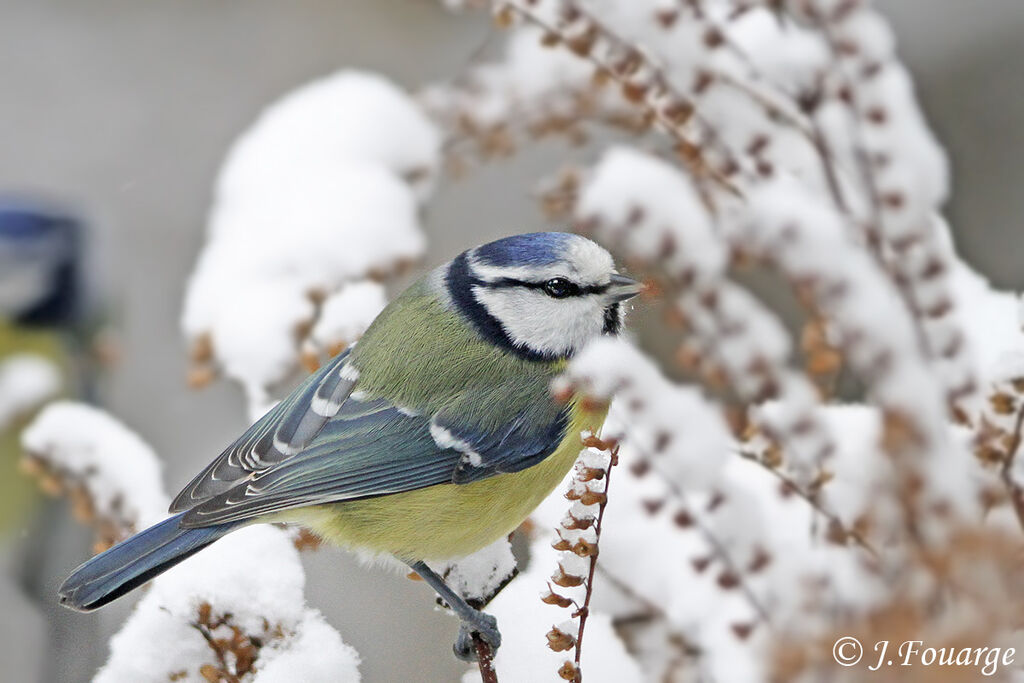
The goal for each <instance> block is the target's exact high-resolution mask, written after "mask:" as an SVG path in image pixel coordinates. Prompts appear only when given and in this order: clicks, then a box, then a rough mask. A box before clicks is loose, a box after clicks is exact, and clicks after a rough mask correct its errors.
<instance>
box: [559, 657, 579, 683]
mask: <svg viewBox="0 0 1024 683" xmlns="http://www.w3.org/2000/svg"><path fill="white" fill-rule="evenodd" d="M558 677H559V678H561V679H562V680H563V681H579V680H580V670H579V669H577V668H576V664H575V663H574V662H570V661H569V660H566V661H564V662H562V666H560V667H558Z"/></svg>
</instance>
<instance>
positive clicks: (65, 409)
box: [21, 401, 170, 529]
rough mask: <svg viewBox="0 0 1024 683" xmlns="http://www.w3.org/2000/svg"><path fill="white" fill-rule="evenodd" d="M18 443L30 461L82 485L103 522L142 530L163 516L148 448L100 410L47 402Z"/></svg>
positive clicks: (157, 470) (164, 502)
mask: <svg viewBox="0 0 1024 683" xmlns="http://www.w3.org/2000/svg"><path fill="white" fill-rule="evenodd" d="M21 444H22V448H23V449H24V450H25V451H26V453H27V454H28V456H29V457H32V458H38V459H39V460H42V461H44V462H45V463H46V465H47V466H48V467H49V468H51V469H54V470H55V471H56V473H57V474H59V475H62V476H63V477H66V478H70V479H73V480H74V481H75V482H77V483H81V484H82V485H84V486H85V488H86V489H87V490H88V492H89V495H90V498H91V499H92V503H93V507H94V509H95V510H96V511H97V513H98V514H100V515H101V516H103V517H107V518H111V519H116V520H124V521H125V522H126V523H127V524H128V525H130V526H132V527H134V528H135V529H142V528H144V527H146V526H149V525H151V524H154V523H156V522H158V521H160V520H161V519H163V518H164V517H165V516H166V514H165V511H166V510H167V506H168V504H169V503H170V500H169V499H168V497H167V494H166V493H165V492H164V489H163V483H162V480H161V464H160V461H159V460H158V459H157V456H156V454H155V453H154V452H153V449H151V448H150V447H149V446H148V445H147V444H146V443H145V442H144V441H143V440H142V439H141V438H139V436H138V435H137V434H135V433H134V432H132V431H131V430H130V429H128V428H127V427H125V426H124V425H123V424H121V423H120V422H118V421H117V420H116V419H114V418H113V417H111V416H110V415H108V414H107V413H105V412H103V411H102V410H99V409H97V408H93V407H91V406H88V405H85V404H82V403H75V402H72V401H57V402H54V403H51V404H49V405H47V406H46V408H44V409H43V410H42V412H40V413H39V415H38V416H36V418H35V419H34V420H33V421H32V423H31V424H30V425H29V426H28V427H26V428H25V430H24V432H22V435H21Z"/></svg>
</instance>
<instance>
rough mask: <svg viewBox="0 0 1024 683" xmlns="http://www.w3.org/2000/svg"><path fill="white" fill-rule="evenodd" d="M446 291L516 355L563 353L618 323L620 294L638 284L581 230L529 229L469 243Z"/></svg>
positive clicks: (451, 268) (449, 272)
mask: <svg viewBox="0 0 1024 683" xmlns="http://www.w3.org/2000/svg"><path fill="white" fill-rule="evenodd" d="M445 286H446V289H447V294H448V296H450V297H451V300H452V301H453V302H454V304H455V305H456V307H457V308H458V310H459V311H460V312H461V313H462V314H463V315H464V316H465V317H466V318H468V319H469V321H470V322H471V323H472V324H473V325H474V326H476V328H477V329H478V330H479V331H480V332H481V334H483V335H484V336H485V337H486V338H487V339H488V340H490V341H491V342H492V343H495V344H499V345H501V346H504V347H506V348H508V349H509V350H511V351H513V352H514V353H517V354H519V355H522V356H525V357H528V358H532V359H537V360H541V359H543V360H553V359H557V358H567V357H569V356H572V355H573V354H574V353H575V352H576V351H578V350H579V349H580V348H582V347H583V345H584V344H586V343H587V342H588V341H590V340H591V339H592V338H594V337H596V336H598V335H600V334H617V333H618V332H619V330H620V329H621V327H622V319H623V310H622V302H623V301H626V300H627V299H630V298H632V297H633V296H635V295H636V294H637V293H639V292H640V290H641V285H640V284H639V283H638V282H636V281H635V280H633V279H631V278H628V277H625V276H624V275H619V274H618V273H616V272H615V262H614V261H613V260H612V257H611V255H610V254H609V253H608V252H607V251H605V250H604V249H603V248H601V247H600V246H598V245H597V244H595V243H594V242H592V241H590V240H588V239H587V238H585V237H581V236H580V235H574V234H571V233H564V232H535V233H529V234H525V235H513V236H511V237H506V238H504V239H500V240H497V241H496V242H490V243H488V244H484V245H481V246H479V247H476V248H474V249H470V250H469V251H466V252H464V253H462V254H460V255H459V256H458V257H456V258H455V259H454V260H453V261H452V262H451V263H450V264H448V266H447V269H446V271H445Z"/></svg>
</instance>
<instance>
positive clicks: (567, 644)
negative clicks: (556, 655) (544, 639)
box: [547, 626, 576, 652]
mask: <svg viewBox="0 0 1024 683" xmlns="http://www.w3.org/2000/svg"><path fill="white" fill-rule="evenodd" d="M547 635H548V647H549V648H550V649H552V650H554V651H555V652H565V651H566V650H571V649H572V648H573V647H575V646H576V637H575V636H573V635H571V634H569V633H566V632H565V631H559V630H558V628H557V627H556V626H552V627H551V630H550V631H548V634H547Z"/></svg>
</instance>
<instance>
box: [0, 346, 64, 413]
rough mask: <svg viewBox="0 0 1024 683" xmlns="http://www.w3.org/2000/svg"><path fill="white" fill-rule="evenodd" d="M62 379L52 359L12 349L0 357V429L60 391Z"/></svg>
mask: <svg viewBox="0 0 1024 683" xmlns="http://www.w3.org/2000/svg"><path fill="white" fill-rule="evenodd" d="M62 384H63V380H62V379H61V375H60V370H59V369H58V368H57V366H56V365H54V364H53V362H52V361H50V360H48V359H46V358H45V357H43V356H40V355H38V354H34V353H15V354H11V355H9V356H7V357H6V358H4V359H3V361H0V431H3V430H4V428H5V427H6V426H7V425H8V424H10V423H11V422H12V421H14V420H15V419H17V418H19V417H21V416H23V415H25V414H26V413H28V412H29V411H31V410H32V409H33V408H35V407H36V406H38V405H39V404H41V403H42V402H43V401H45V400H47V399H48V398H50V397H52V396H54V395H55V394H57V392H59V391H60V389H61V386H62Z"/></svg>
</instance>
